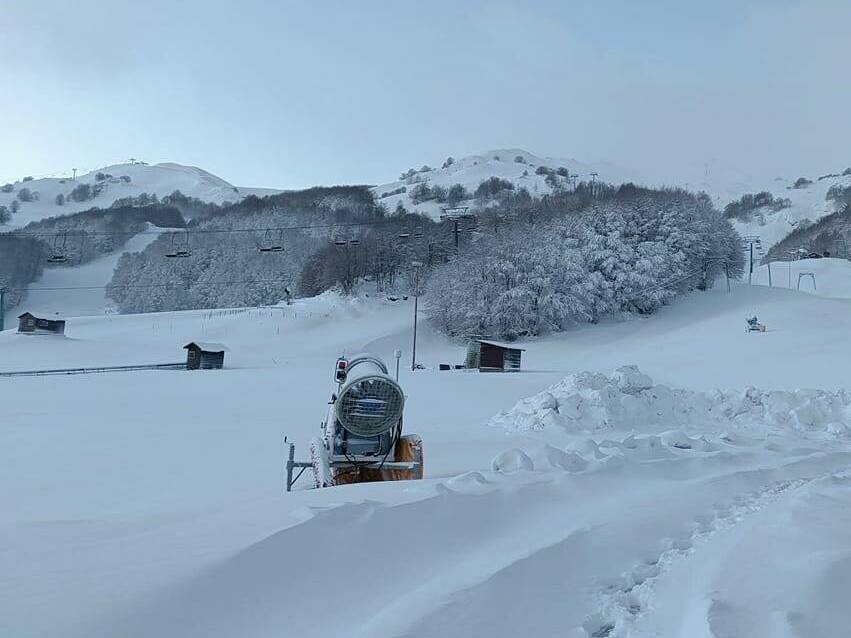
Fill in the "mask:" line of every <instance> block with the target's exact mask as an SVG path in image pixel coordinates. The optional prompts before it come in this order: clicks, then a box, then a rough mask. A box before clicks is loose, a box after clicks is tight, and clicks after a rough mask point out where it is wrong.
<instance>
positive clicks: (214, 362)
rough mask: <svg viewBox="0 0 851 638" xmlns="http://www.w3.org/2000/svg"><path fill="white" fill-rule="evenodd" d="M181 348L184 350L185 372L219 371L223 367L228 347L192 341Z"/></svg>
mask: <svg viewBox="0 0 851 638" xmlns="http://www.w3.org/2000/svg"><path fill="white" fill-rule="evenodd" d="M183 348H184V349H185V350H186V369H187V370H221V369H222V368H223V367H224V365H225V352H228V347H227V346H225V345H223V344H221V343H212V342H209V341H193V342H191V343H187V344H186V345H185V346H183Z"/></svg>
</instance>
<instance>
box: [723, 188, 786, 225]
mask: <svg viewBox="0 0 851 638" xmlns="http://www.w3.org/2000/svg"><path fill="white" fill-rule="evenodd" d="M791 205H792V201H791V200H789V199H786V198H783V197H774V195H772V194H771V193H769V192H768V191H762V192H760V193H745V194H744V195H742V196H741V198H739V199H737V200H734V201H732V202H730V203H729V204H727V205H726V206H725V207H724V217H726V218H727V219H737V220H739V221H740V222H744V223H747V222H749V221H751V220H752V219H753V214H754V212H756V211H758V210H759V209H761V208H767V209H769V210H771V211H774V212H777V211H779V210H783V209H784V208H789V207H790V206H791Z"/></svg>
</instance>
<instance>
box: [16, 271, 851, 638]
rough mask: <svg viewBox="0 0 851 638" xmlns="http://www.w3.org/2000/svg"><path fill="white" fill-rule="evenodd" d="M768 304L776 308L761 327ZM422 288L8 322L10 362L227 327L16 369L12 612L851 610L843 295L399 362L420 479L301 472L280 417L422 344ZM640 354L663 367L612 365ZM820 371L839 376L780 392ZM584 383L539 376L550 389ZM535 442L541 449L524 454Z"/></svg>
mask: <svg viewBox="0 0 851 638" xmlns="http://www.w3.org/2000/svg"><path fill="white" fill-rule="evenodd" d="M754 310H755V311H756V312H758V314H759V315H760V318H761V319H762V320H764V321H765V322H766V323H767V324H768V326H769V329H770V330H772V332H769V333H766V334H764V335H747V334H745V333H744V317H745V316H746V315H747V314H749V313H750V312H752V311H754ZM410 311H411V308H410V305H409V304H403V303H391V302H387V301H376V300H374V299H370V300H361V301H358V302H351V301H346V300H341V299H338V298H335V297H333V296H331V295H328V296H325V297H323V298H319V299H315V300H308V301H300V302H298V303H297V304H295V305H294V306H291V307H286V308H281V309H265V310H239V311H236V310H234V311H214V312H184V313H169V314H163V315H138V316H111V317H100V318H85V319H72V320H70V321H69V323H68V337H67V338H64V339H63V338H51V337H47V338H32V337H23V336H18V335H15V334H13V333H12V332H11V331H7V332H5V333H3V334H0V356H2V360H3V369H24V368H25V367H32V366H39V367H41V366H44V367H50V366H54V365H72V364H79V365H117V364H124V363H127V364H132V363H135V362H140V361H145V360H151V359H152V358H154V359H159V358H161V357H164V359H163V360H170V359H172V358H173V357H174V355H175V354H176V353H179V352H180V348H181V346H182V345H183V344H185V343H186V342H187V341H190V340H192V339H196V338H206V339H212V340H216V341H222V342H225V343H227V344H228V346H229V347H230V348H231V352H230V353H229V354H228V359H227V360H226V365H227V366H228V369H226V370H223V371H220V372H202V373H186V372H177V371H175V372H138V373H129V374H126V375H92V376H77V377H68V378H65V377H53V378H50V379H49V382H48V383H45V380H44V379H39V378H21V379H4V380H3V381H2V384H0V396H2V399H3V404H4V415H5V416H4V419H3V422H2V425H0V450H2V452H0V484H3V485H6V486H12V488H13V489H10V490H3V491H0V618H2V619H3V623H4V626H3V629H4V631H5V632H6V633H8V634H9V635H13V636H16V637H17V636H22V637H28V636H44V635H50V636H70V637H77V636H80V637H82V636H86V637H87V638H88V637H107V636H109V637H112V636H116V635H121V636H169V635H179V636H181V637H183V636H188V637H189V636H205V637H207V636H210V637H215V636H222V637H225V636H228V637H230V636H234V635H239V636H245V637H254V636H257V637H265V636H270V637H271V636H275V637H277V636H281V635H298V636H317V637H318V636H322V637H326V636H327V637H332V636H339V635H352V636H363V637H367V636H382V637H383V636H456V635H457V636H518V635H541V636H548V635H558V636H577V637H582V638H586V637H587V636H594V635H597V636H624V635H634V636H645V635H646V636H666V637H667V636H683V637H684V638H685V637H686V636H688V637H692V636H706V637H711V636H715V638H732V637H733V636H736V637H740V636H744V637H746V636H765V635H772V636H819V635H824V633H825V631H823V630H824V629H825V628H826V627H831V626H834V627H835V626H846V625H845V624H843V623H847V620H848V619H847V612H846V611H845V605H844V603H843V602H842V600H841V596H838V595H834V594H833V593H832V592H833V591H834V590H837V591H846V590H847V587H848V585H849V583H848V582H847V576H845V574H847V569H846V567H847V565H848V563H849V557H851V540H849V538H851V534H849V533H848V532H849V525H851V521H849V515H848V514H847V512H849V511H851V509H849V508H848V505H849V504H851V503H849V501H851V495H849V493H851V490H849V486H850V485H849V483H850V482H849V479H848V474H847V472H848V469H849V467H851V452H849V438H848V435H847V425H848V424H849V417H848V410H847V401H846V400H845V398H844V395H843V394H842V393H841V392H837V389H838V388H841V387H842V386H845V385H847V379H849V378H851V374H849V373H851V363H849V362H851V343H849V340H848V338H847V334H849V333H848V329H849V327H851V326H849V325H848V324H849V318H848V317H849V315H848V301H847V300H843V299H823V298H818V297H814V296H811V295H807V294H804V293H795V292H790V291H783V290H769V289H764V288H754V289H746V288H745V287H738V288H736V289H735V291H734V294H732V295H726V294H724V293H723V292H722V291H715V292H712V293H708V294H705V295H693V296H691V297H689V298H687V299H684V300H682V301H681V302H678V303H677V304H675V305H674V306H673V307H671V308H667V309H665V310H664V311H663V312H661V313H660V314H659V315H658V316H655V317H651V318H647V319H642V320H634V321H626V322H620V323H610V324H607V325H600V326H594V327H589V328H584V329H581V330H577V331H573V332H570V333H566V334H564V335H559V336H554V337H550V338H547V339H542V340H540V341H537V342H530V343H527V344H525V347H527V352H526V358H525V360H524V361H525V366H526V367H527V369H528V372H526V373H522V374H516V375H482V374H476V373H463V372H458V373H456V372H438V371H436V370H427V371H422V372H418V373H416V374H412V373H410V372H403V377H402V384H403V386H404V388H405V390H406V392H407V394H408V396H409V401H408V406H407V412H406V423H407V429H408V430H409V431H411V432H418V433H420V434H422V435H423V438H424V441H425V451H426V472H427V479H426V480H424V481H420V482H410V483H386V484H373V485H355V486H347V487H340V488H333V489H327V490H320V491H312V490H299V491H296V492H293V493H291V494H289V495H285V494H283V485H282V479H283V448H282V446H281V437H282V435H284V434H288V435H290V436H291V437H292V438H293V439H294V440H295V441H296V443H297V444H298V445H299V448H298V449H299V451H301V450H303V449H304V444H305V443H306V441H307V440H308V439H309V437H310V436H312V435H314V433H315V432H316V429H317V426H318V423H319V419H320V418H321V416H322V411H323V408H324V406H325V403H326V401H327V399H328V396H329V393H330V390H331V382H330V376H331V375H330V366H331V365H332V364H333V360H334V358H335V357H336V356H337V355H338V354H339V353H340V352H341V351H343V350H346V351H349V352H354V351H355V350H361V349H364V348H365V349H369V350H372V351H375V352H377V353H378V354H380V355H382V356H385V357H388V356H392V351H393V349H394V348H397V347H401V348H403V349H405V350H406V351H407V347H408V344H409V339H410V331H409V322H410V316H411V315H410ZM421 339H422V340H421V342H420V346H421V352H422V358H421V361H422V362H423V363H426V364H427V365H429V366H430V367H436V364H437V363H442V362H456V361H458V360H459V359H460V357H461V356H462V349H461V348H459V347H458V346H457V345H453V344H451V343H448V342H446V341H445V340H443V339H442V338H441V337H440V336H438V335H435V334H433V333H431V332H430V331H428V330H427V329H425V327H424V326H423V330H422V331H421ZM632 363H635V364H638V365H639V366H640V368H641V371H642V372H645V373H648V374H649V375H650V376H651V377H652V381H653V384H651V385H650V386H647V383H646V382H643V381H642V382H641V383H638V382H637V381H636V379H639V378H641V377H640V375H641V373H639V372H637V371H636V372H629V371H627V372H623V371H622V372H619V373H617V374H616V375H612V374H611V371H612V370H613V369H614V368H617V367H619V366H622V365H624V364H632ZM585 370H588V371H591V372H594V373H599V372H603V373H606V376H605V377H596V376H594V375H584V376H583V375H580V376H579V377H572V378H573V379H574V381H573V382H572V383H574V386H570V388H573V389H574V390H575V389H576V388H575V379H577V378H582V379H590V380H591V381H592V383H590V385H587V386H583V387H582V388H580V389H579V390H580V391H579V394H580V395H581V396H582V397H583V398H584V400H587V402H588V405H589V406H591V408H593V409H589V411H583V410H578V411H576V412H575V413H573V417H572V419H573V420H572V421H566V422H561V423H559V422H555V421H553V422H549V421H547V422H543V421H544V420H546V419H549V418H550V417H549V416H548V415H549V412H547V410H548V409H551V408H547V407H546V405H544V404H542V403H540V402H538V400H537V399H534V400H531V399H530V400H527V401H523V402H521V403H520V406H521V407H519V408H517V409H518V410H520V411H522V412H523V413H524V414H525V415H526V416H527V417H528V418H530V419H531V421H527V420H524V421H523V422H522V423H523V424H525V425H524V427H518V422H516V421H512V420H511V415H512V414H515V412H513V410H514V407H513V406H515V404H516V403H517V402H518V401H520V400H521V399H524V398H527V397H539V396H541V395H540V393H542V391H545V390H546V389H547V387H548V386H551V385H553V384H557V383H559V382H560V381H561V380H562V379H563V378H564V377H566V376H568V375H571V374H575V373H581V372H582V371H585ZM657 384H665V385H666V386H668V387H669V388H670V389H671V394H670V396H673V397H674V398H676V399H677V401H679V403H676V406H675V407H676V408H677V409H672V410H670V411H669V412H664V410H663V413H664V414H667V415H668V416H666V417H665V418H661V417H658V418H650V417H648V412H646V411H643V410H649V409H655V410H657V412H658V411H659V408H660V405H662V404H659V403H654V402H652V401H649V399H647V397H646V396H645V395H644V394H642V393H655V395H657V396H658V397H662V396H663V395H664V396H669V395H668V394H665V393H664V392H665V391H663V390H661V389H660V388H659V385H657ZM568 385H569V384H568ZM568 385H564V384H562V385H561V386H560V387H563V388H567V390H570V388H568ZM747 385H755V386H758V387H759V388H761V389H760V390H759V391H756V390H753V391H748V392H745V387H746V386H747ZM639 386H640V387H639ZM645 386H647V387H645ZM716 387H720V388H722V389H723V390H724V392H723V393H720V394H719V395H717V402H714V403H713V402H710V403H709V405H710V407H711V406H716V405H717V406H721V407H722V411H724V410H730V409H731V406H738V405H742V404H739V403H736V402H735V401H734V399H735V400H739V399H740V400H741V401H745V400H747V401H750V402H753V401H754V400H758V401H763V402H766V401H769V402H771V401H778V402H779V401H781V400H782V401H787V402H789V404H788V408H787V412H788V413H789V414H790V415H792V414H794V415H795V418H794V419H792V418H790V419H784V418H781V416H782V410H779V409H777V410H774V409H772V410H770V411H768V412H762V411H760V410H755V409H751V410H739V409H738V408H736V410H737V412H736V413H735V414H734V413H730V415H729V416H730V418H726V419H725V418H714V417H713V418H706V419H702V418H694V414H695V412H694V408H695V406H696V405H703V404H701V403H700V401H703V400H704V399H705V398H706V397H716V395H715V394H714V393H713V389H714V388H716ZM800 387H817V388H822V389H823V392H820V393H798V392H787V393H785V394H777V393H771V392H768V391H770V390H774V389H784V390H794V389H796V388H800ZM567 390H566V391H565V392H564V393H559V392H557V391H549V392H550V394H551V395H553V396H554V397H555V400H556V402H557V403H558V402H560V401H563V400H564V401H568V400H569V399H570V397H572V396H573V394H572V392H573V390H570V391H567ZM583 393H584V394H583ZM594 393H596V394H594ZM625 397H631V398H625ZM642 397H644V398H642ZM736 397H738V398H739V399H736ZM767 397H769V398H767ZM615 400H616V401H617V405H619V406H630V409H629V411H626V412H624V411H623V410H620V411H619V410H616V409H614V408H615V404H614V403H611V401H615ZM530 401H531V403H530ZM530 405H531V408H532V409H531V410H529V409H527V407H528V406H530ZM664 405H668V404H664ZM772 405H775V406H776V405H780V404H779V403H772ZM539 409H540V411H538V410H539ZM713 409H714V408H713ZM683 410H685V411H686V413H688V414H691V415H692V417H693V418H682V417H681V416H680V415H682V414H683V413H684V412H683ZM737 414H738V417H737V416H736V415H737ZM496 415H499V416H498V417H497V418H494V417H495V416H496ZM625 415H626V417H628V418H624V416H625ZM765 415H769V416H770V422H766V421H764V420H761V419H764V418H766V417H765ZM651 416H652V415H651ZM539 417H540V420H541V425H542V427H538V426H537V425H536V423H537V421H536V419H538V418H539ZM615 417H618V418H615ZM619 418H620V419H621V420H618V419H619ZM601 419H602V420H601ZM514 449H517V450H518V451H517V452H510V453H508V454H502V455H500V453H504V452H506V451H510V450H514ZM519 450H522V452H520V451H519ZM524 453H525V455H528V459H529V460H531V462H532V463H533V466H534V470H533V471H516V472H515V471H512V469H513V467H518V466H522V465H524V464H525V461H523V459H524V458H526V457H525V455H524ZM497 455H500V456H499V461H498V462H496V463H495V466H494V467H495V468H496V470H493V469H491V459H492V458H494V457H495V456H497ZM787 574H789V576H788V577H787Z"/></svg>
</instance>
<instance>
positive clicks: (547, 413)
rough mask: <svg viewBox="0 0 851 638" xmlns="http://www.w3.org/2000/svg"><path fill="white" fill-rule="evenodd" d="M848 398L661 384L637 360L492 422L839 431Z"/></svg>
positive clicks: (556, 389)
mask: <svg viewBox="0 0 851 638" xmlns="http://www.w3.org/2000/svg"><path fill="white" fill-rule="evenodd" d="M849 406H851V396H849V394H848V393H847V392H845V391H844V390H840V391H838V392H827V391H824V390H793V391H784V390H760V389H758V388H753V387H748V388H745V389H744V390H742V391H721V390H715V391H712V392H696V391H693V390H682V389H675V388H670V387H668V386H666V385H656V384H654V383H653V380H652V379H651V378H650V377H649V376H647V375H646V374H643V373H642V372H641V371H640V370H639V369H638V368H637V367H636V366H624V367H621V368H618V369H617V370H615V371H614V372H613V373H612V374H611V375H605V374H599V373H592V372H582V373H579V374H573V375H570V376H568V377H566V378H565V379H563V380H562V381H560V382H558V383H556V384H555V385H553V386H551V387H550V388H549V389H547V390H545V391H543V392H540V393H538V394H536V395H534V396H531V397H528V398H525V399H522V400H520V401H518V402H517V404H515V406H514V407H513V408H511V409H510V410H507V411H505V412H502V413H500V414H498V415H497V416H496V417H494V418H493V419H492V421H491V423H492V424H493V425H497V426H501V427H504V428H506V429H508V430H513V431H518V430H519V431H529V430H541V429H544V428H547V427H560V428H565V429H567V430H568V431H571V432H588V431H601V430H636V431H645V432H647V431H653V432H658V431H659V430H660V429H661V428H665V429H674V430H679V429H680V428H684V427H688V428H699V429H702V430H705V429H706V428H707V427H710V428H711V429H716V427H722V428H730V427H733V428H749V427H774V428H784V429H793V430H797V431H800V432H821V433H825V434H829V435H832V436H840V435H844V434H846V433H848V432H849V431H851V428H849V424H851V408H849Z"/></svg>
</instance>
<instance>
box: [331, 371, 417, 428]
mask: <svg viewBox="0 0 851 638" xmlns="http://www.w3.org/2000/svg"><path fill="white" fill-rule="evenodd" d="M364 367H367V366H364ZM358 372H361V371H360V370H357V369H355V370H353V371H352V373H350V374H349V375H347V377H346V380H345V381H344V383H343V385H342V387H341V388H340V394H339V395H338V397H337V400H336V402H335V403H334V412H335V414H336V416H337V421H338V422H339V423H340V425H342V426H343V427H344V428H345V429H346V430H347V431H348V432H349V433H350V434H353V435H355V436H357V437H363V438H371V437H377V436H380V435H382V434H384V433H385V432H388V431H389V430H392V429H393V428H394V427H395V426H396V425H397V424H398V423H399V421H400V419H401V418H402V410H403V408H404V406H405V395H404V394H403V393H402V388H400V387H399V384H398V383H396V382H395V381H394V380H393V379H391V378H390V377H389V376H387V375H386V374H384V373H382V372H380V371H373V370H363V373H362V374H357V373H358Z"/></svg>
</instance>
